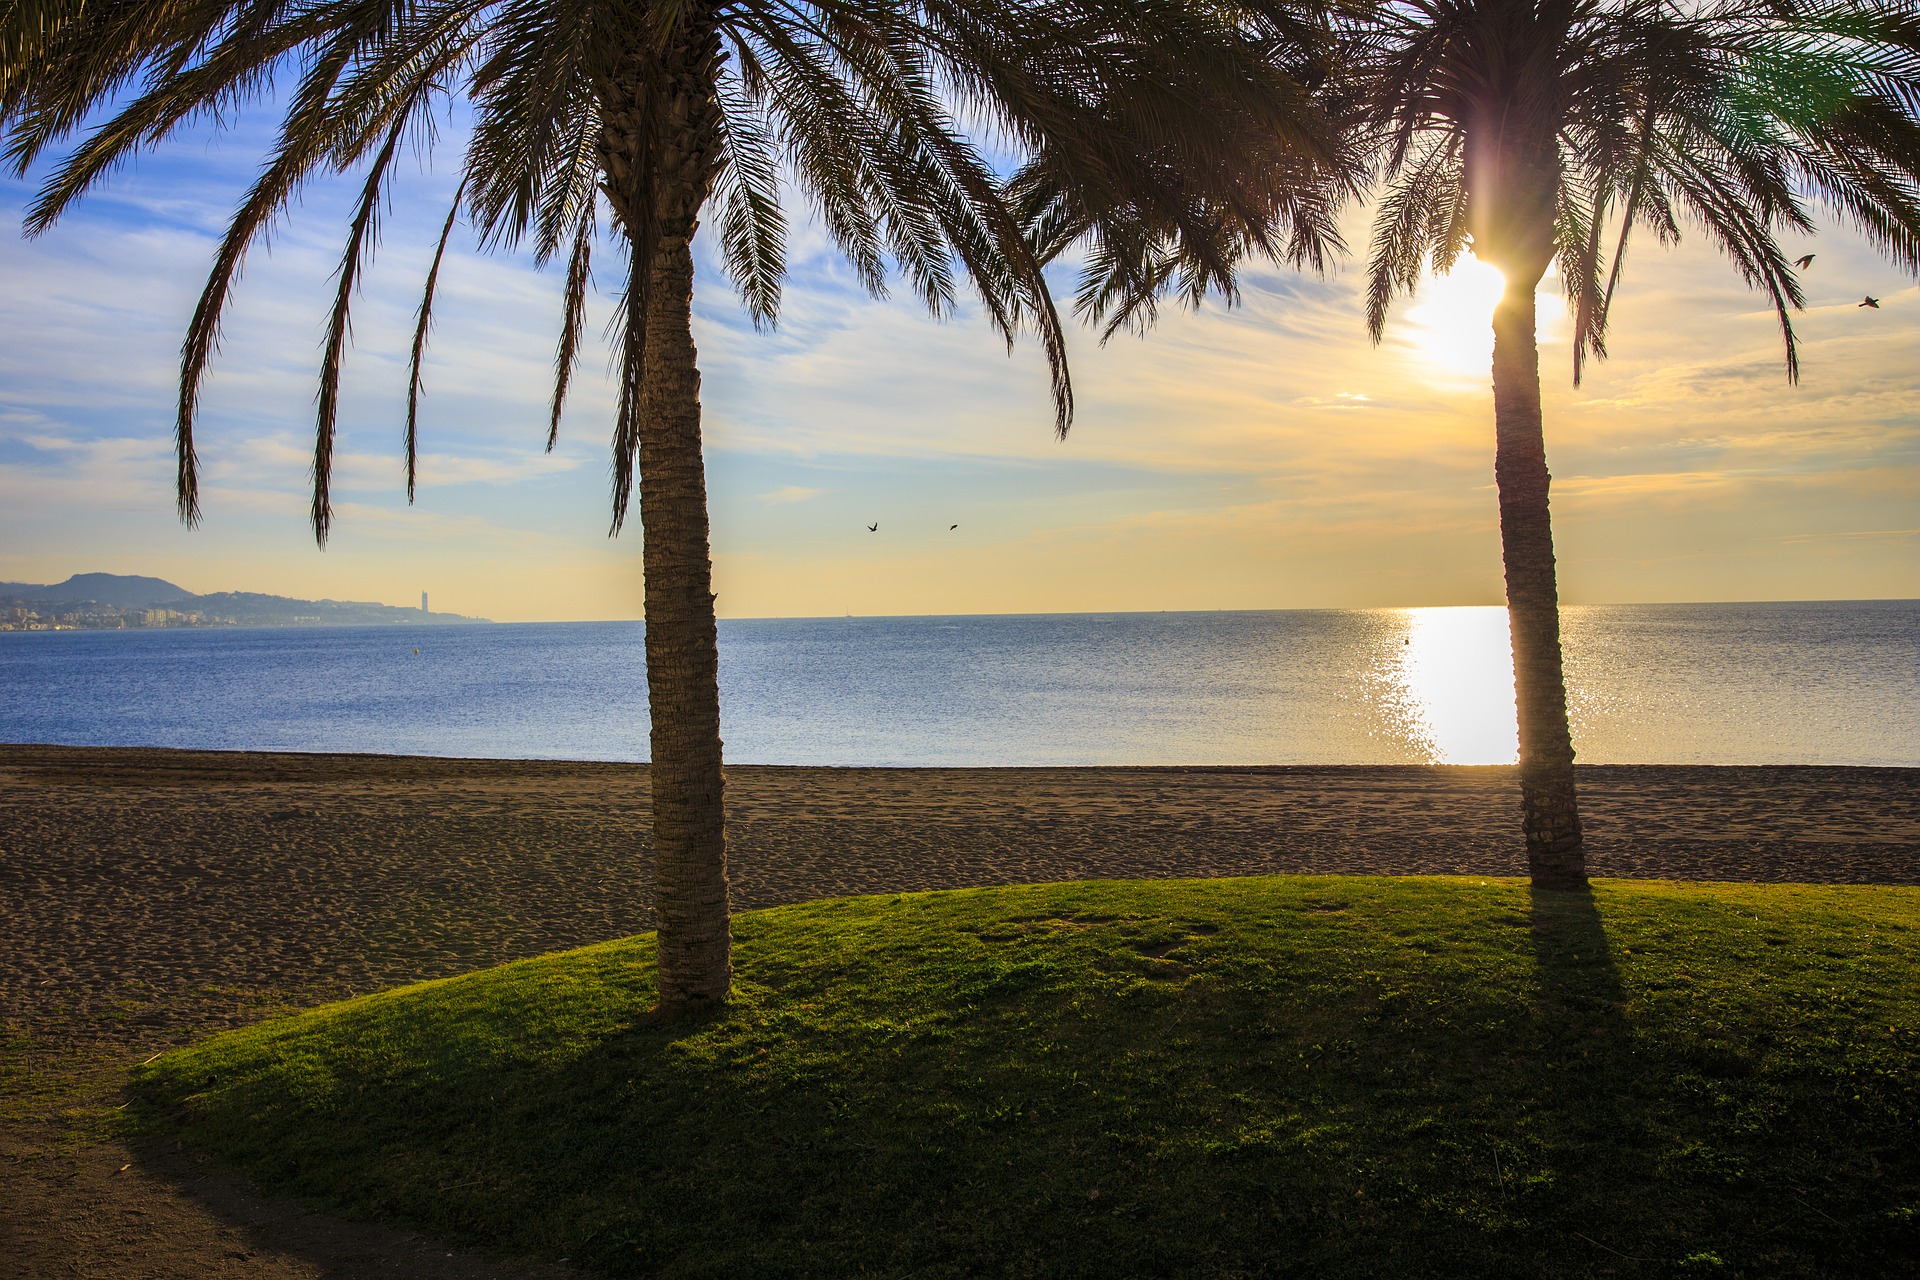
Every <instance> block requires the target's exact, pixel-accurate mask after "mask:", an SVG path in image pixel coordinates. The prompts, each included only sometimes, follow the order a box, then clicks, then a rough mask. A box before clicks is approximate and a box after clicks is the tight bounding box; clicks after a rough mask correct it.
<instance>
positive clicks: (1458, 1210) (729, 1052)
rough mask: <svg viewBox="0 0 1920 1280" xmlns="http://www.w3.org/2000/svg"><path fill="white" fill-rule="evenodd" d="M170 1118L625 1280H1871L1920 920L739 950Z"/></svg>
mask: <svg viewBox="0 0 1920 1280" xmlns="http://www.w3.org/2000/svg"><path fill="white" fill-rule="evenodd" d="M736 936H737V939H738V948H737V974H738V978H737V998H736V1000H735V1002H734V1003H733V1004H731V1005H730V1006H729V1007H728V1008H726V1009H725V1010H724V1011H722V1012H720V1013H717V1014H715V1015H713V1016H711V1017H709V1018H707V1019H705V1020H701V1021H697V1022H692V1023H679V1024H672V1023H669V1024H662V1023H659V1022H656V1021H655V1020H654V1019H653V1017H652V1016H651V1015H650V1013H649V1006H650V1005H651V1004H652V1002H653V999H654V988H653V980H654V979H653V941H652V938H651V937H650V936H647V937H640V938H632V939H627V940H624V941H620V942H613V943H607V944H605V945H602V946H596V947H589V948H586V949H583V950H579V951H573V952H568V953H565V954H561V955H554V956H547V957H543V958H540V959H537V960H529V961H524V962H521V963H518V964H513V965H508V966H506V967H504V968H500V969H494V970H489V971H486V972H483V973H475V974H471V975H468V976H466V977H461V978H455V979H450V980H447V981H442V982H433V983H426V984H422V985H420V986H416V987H409V988H406V989H404V990H399V991H393V992H388V993H385V994H381V995H377V996H370V997H367V998H364V999H359V1000H353V1001H349V1002H346V1003H343V1004H336V1005H331V1006H328V1007H326V1008H322V1009H317V1010H314V1011H312V1012H309V1013H305V1014H301V1015H298V1016H295V1017H290V1018H285V1019H282V1020H280V1021H276V1022H272V1023H268V1024H266V1025H263V1026H260V1027H255V1028H251V1029H248V1030H244V1031H238V1032H232V1033H228V1034H224V1035H221V1036H218V1037H215V1038H214V1039H212V1040H209V1041H206V1042H205V1043H203V1044H200V1045H198V1046H195V1047H193V1048H190V1049H187V1050H183V1051H180V1052H177V1053H173V1054H169V1055H168V1056H166V1057H164V1058H161V1059H159V1060H158V1061H156V1062H154V1063H153V1064H151V1065H150V1066H149V1067H147V1068H145V1069H144V1070H143V1071H142V1072H141V1073H140V1076H139V1093H140V1096H141V1097H142V1098H143V1099H144V1101H143V1103H142V1104H141V1105H140V1107H139V1108H137V1109H136V1111H135V1112H134V1114H135V1116H136V1119H135V1121H134V1123H136V1124H138V1125H141V1126H144V1127H145V1128H146V1130H147V1131H149V1132H158V1133H163V1134H171V1135H178V1136H181V1137H184V1138H185V1139H186V1140H187V1141H188V1142H190V1143H191V1144H193V1145H195V1146H197V1147H198V1148H200V1149H202V1150H204V1151H207V1152H209V1153H211V1154H213V1155H215V1156H217V1157H219V1158H221V1159H223V1160H225V1161H228V1162H230V1163H233V1164H236V1165H238V1166H240V1167H241V1168H243V1169H245V1170H246V1171H247V1172H248V1173H250V1174H251V1175H253V1176H254V1177H255V1178H256V1179H257V1180H259V1181H260V1182H262V1183H264V1184H265V1185H267V1186H268V1187H271V1188H274V1189H278V1190H281V1191H284V1192H290V1193H292V1194H294V1195H297V1196H300V1197H303V1198H306V1199H307V1200H309V1201H311V1202H313V1203H315V1204H317V1205H320V1206H324V1207H327V1208H330V1209H332V1210H334V1211H337V1212H344V1213H347V1214H352V1215H362V1216H368V1217H375V1218H380V1219H385V1220H388V1221H392V1222H396V1223H401V1224H405V1225H408V1226H411V1227H416V1228H421V1229H425V1230H428V1231H431V1232H435V1233H438V1234H440V1235H441V1236H443V1237H445V1238H449V1239H452V1240H455V1241H459V1242H463V1243H470V1244H479V1245H482V1246H485V1247H489V1248H493V1249H497V1250H501V1251H505V1252H513V1253H524V1254H538V1255H545V1256H548V1257H555V1258H557V1257H566V1258H569V1259H571V1260H572V1261H573V1262H574V1263H576V1264H578V1265H583V1266H585V1267H587V1268H588V1269H590V1270H593V1271H597V1272H601V1273H605V1274H609V1275H664V1276H673V1277H694V1276H714V1277H721V1276H725V1277H742V1276H761V1275H769V1276H785V1275H793V1276H831V1277H842V1276H855V1275H865V1276H936V1277H938V1276H973V1275H996V1276H997V1275H1047V1276H1160V1275H1169V1276H1173V1275H1193V1276H1233V1275H1300V1276H1316V1277H1318V1276H1366V1277H1378V1276H1394V1277H1398V1276H1421V1275H1444V1276H1473V1277H1481V1276H1499V1275H1514V1276H1556V1277H1557V1276H1582V1275H1609V1274H1612V1275H1648V1276H1652V1275H1670V1274H1673V1275H1695V1274H1712V1275H1721V1276H1734V1275H1746V1276H1768V1277H1772V1276H1816V1275H1825V1276H1868V1275H1892V1274H1911V1272H1910V1271H1908V1270H1907V1268H1908V1267H1910V1265H1911V1260H1912V1259H1913V1258H1914V1257H1916V1256H1920V1221H1917V1215H1920V1082H1917V1077H1916V1067H1920V1061H1916V1059H1920V996H1917V995H1916V992H1920V982H1917V981H1916V979H1920V891H1916V890H1907V889H1884V888H1806V887H1784V886H1771V887H1759V886H1747V887H1740V886H1725V885H1712V886H1707V885H1687V886H1680V885H1665V884H1648V883H1634V882H1613V883H1607V884H1602V885H1599V886H1596V888H1595V889H1594V891H1593V893H1592V895H1591V896H1590V897H1589V896H1587V895H1584V894H1581V895H1574V894H1553V895H1543V896H1541V897H1539V898H1537V899H1535V898H1531V897H1530V896H1529V891H1528V889H1527V888H1526V887H1525V886H1524V885H1522V884H1516V883H1513V882H1510V881H1498V880H1496V881H1481V880H1471V879H1466V880H1459V879H1362V878H1345V877H1282V878H1273V879H1252V880H1223V881H1151V882H1128V883H1086V884H1072V885H1042V886H1031V887H1020V888H1009V889H994V890H977V891H966V892H956V893H936V894H909V895H905V896H900V897H879V898H858V899H849V900H841V901H833V902H821V903H813V904H809V905H805V906H798V907H786V908H781V909H778V910H773V911H761V912H754V913H750V914H747V915H743V916H740V917H739V918H738V919H737V922H736Z"/></svg>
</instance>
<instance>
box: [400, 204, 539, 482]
mask: <svg viewBox="0 0 1920 1280" xmlns="http://www.w3.org/2000/svg"><path fill="white" fill-rule="evenodd" d="M466 194H467V184H466V183H465V181H462V182H461V183H460V185H459V186H458V187H457V188H455V189H454V193H453V200H452V201H451V202H450V203H449V204H448V205H447V218H446V221H445V222H442V223H441V224H440V238H439V239H437V240H435V241H434V244H433V262H432V264H431V265H430V266H428V268H427V282H426V284H425V285H424V286H423V287H422V288H421V290H420V308H419V310H418V311H416V312H415V313H414V320H413V350H412V352H411V353H410V354H409V356H408V359H407V431H406V441H405V447H406V453H407V502H408V503H409V504H411V503H412V502H413V490H414V482H415V480H416V479H417V477H418V474H419V461H420V363H421V360H422V358H423V357H425V355H426V353H427V331H428V330H429V329H430V328H431V327H432V325H433V300H434V295H435V293H436V292H437V291H438V289H439V287H440V263H441V262H442V261H443V260H444V259H445V258H446V256H447V241H448V240H449V239H450V238H452V236H453V224H454V221H455V220H456V219H457V218H459V216H460V202H461V201H462V200H463V199H465V198H466ZM556 422H557V418H556ZM548 447H549V448H551V447H552V444H551V442H549V444H548Z"/></svg>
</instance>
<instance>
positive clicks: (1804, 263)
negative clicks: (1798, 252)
mask: <svg viewBox="0 0 1920 1280" xmlns="http://www.w3.org/2000/svg"><path fill="white" fill-rule="evenodd" d="M1818 256H1819V255H1818V254H1812V253H1810V254H1808V255H1807V256H1806V257H1804V258H1802V259H1800V260H1799V261H1798V262H1796V263H1794V264H1793V265H1794V266H1796V267H1798V268H1800V269H1801V270H1802V271H1805V270H1806V269H1807V268H1808V267H1810V266H1812V265H1813V260H1814V259H1815V258H1816V257H1818Z"/></svg>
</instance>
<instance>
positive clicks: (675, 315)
mask: <svg viewBox="0 0 1920 1280" xmlns="http://www.w3.org/2000/svg"><path fill="white" fill-rule="evenodd" d="M641 34H645V35H652V34H653V33H652V32H642V33H641ZM664 34H665V38H664V39H663V40H660V41H659V42H658V43H652V44H643V45H641V46H639V47H637V48H636V49H635V51H634V53H633V55H632V57H631V58H630V60H629V61H628V63H627V64H625V65H624V66H623V67H622V69H621V72H620V74H617V75H615V76H612V77H609V78H608V80H607V81H606V82H604V83H603V84H602V86H601V91H600V92H601V135H600V149H601V162H602V165H603V167H604V169H605V171H606V174H607V181H606V185H605V188H604V190H605V191H606V194H607V196H608V198H609V200H610V201H611V202H612V203H613V206H614V212H615V214H616V216H617V217H618V219H619V222H620V224H621V226H622V227H623V228H624V229H625V231H626V233H627V236H628V243H629V248H630V252H631V253H632V255H633V258H634V261H633V267H632V270H633V280H632V282H631V283H630V285H629V288H630V289H631V288H637V287H638V286H639V285H640V284H641V283H642V282H643V281H644V283H645V284H646V289H645V292H644V293H643V294H638V295H635V297H634V298H630V305H636V304H643V305H644V307H645V313H644V317H641V316H638V315H635V314H631V313H630V314H629V318H628V324H629V325H633V326H637V327H638V328H639V330H640V332H642V333H643V334H644V340H643V341H640V342H633V341H631V340H630V341H629V343H628V350H627V356H626V359H627V361H628V366H629V367H628V368H627V370H626V371H625V372H626V376H628V377H629V378H632V379H634V380H636V381H637V383H638V388H637V400H638V406H637V407H638V413H637V415H636V416H637V419H638V422H637V427H636V430H635V435H636V436H637V443H638V454H639V457H638V462H639V473H640V475H639V488H640V525H641V544H642V560H643V563H644V565H645V568H646V618H647V641H646V643H647V696H648V698H649V700H650V702H651V711H652V721H653V727H652V764H651V767H650V769H649V774H650V778H651V781H652V787H653V858H654V909H655V912H656V915H657V923H658V928H659V934H658V936H659V973H660V1006H661V1009H662V1010H663V1011H675V1010H682V1009H687V1008H692V1007H698V1006H702V1005H710V1004H714V1003H717V1002H719V1001H722V1000H725V999H726V997H727V991H728V988H729V987H730V986H731V984H732V979H733V965H732V956H731V951H732V930H731V926H730V923H729V919H728V910H727V833H726V805H725V786H726V780H725V776H724V774H723V773H722V770H721V749H720V652H719V643H718V637H717V628H716V626H715V623H714V613H713V601H714V596H713V562H712V560H711V557H710V549H709V544H708V525H707V478H706V468H705V465H704V463H703V460H702V458H701V452H700V368H699V364H698V353H697V352H696V351H695V349H694V344H693V327H692V311H693V235H694V231H695V229H696V228H697V227H698V225H699V217H700V208H701V206H702V205H703V204H705V203H706V198H707V192H708V191H709V189H710V188H711V186H712V182H713V173H714V162H715V157H716V155H717V151H718V123H717V116H718V109H717V106H716V104H715V98H714V93H715V89H714V83H715V76H716V74H717V66H718V64H717V58H718V54H719V40H718V36H717V34H716V29H715V27H714V25H713V22H712V15H711V10H710V8H709V7H708V6H705V5H701V4H698V3H695V4H690V5H687V6H684V7H683V9H682V11H681V13H680V15H679V18H678V21H677V22H676V23H675V24H674V25H673V27H672V28H671V30H670V31H669V32H667V33H664ZM636 366H637V367H636ZM629 385H630V386H631V385H632V383H629Z"/></svg>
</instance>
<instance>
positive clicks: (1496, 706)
mask: <svg viewBox="0 0 1920 1280" xmlns="http://www.w3.org/2000/svg"><path fill="white" fill-rule="evenodd" d="M1397 612H1398V613H1399V614H1400V615H1401V617H1403V618H1404V619H1405V622H1406V634H1405V635H1404V636H1403V637H1402V641H1401V645H1400V656H1399V661H1398V662H1397V663H1393V664H1391V667H1390V670H1389V671H1387V672H1386V673H1385V674H1386V676H1387V678H1388V681H1389V683H1390V688H1391V693H1390V697H1391V698H1392V700H1393V702H1394V703H1395V704H1396V709H1397V710H1398V711H1399V713H1400V715H1399V718H1400V719H1401V720H1402V722H1403V724H1404V727H1405V731H1406V732H1407V734H1408V736H1409V737H1410V738H1412V739H1414V741H1415V743H1416V744H1417V746H1418V747H1419V748H1422V749H1424V751H1425V754H1426V756H1427V759H1428V761H1429V762H1430V763H1433V764H1511V763H1513V761H1514V760H1515V759H1516V758H1517V757H1518V755H1519V751H1520V739H1519V731H1518V729H1517V728H1516V726H1515V718H1514V703H1513V651H1512V647H1511V644H1510V642H1509V639H1508V636H1507V611H1506V610H1505V609H1502V608H1497V607H1494V608H1458V609H1402V610H1398V611H1397Z"/></svg>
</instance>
